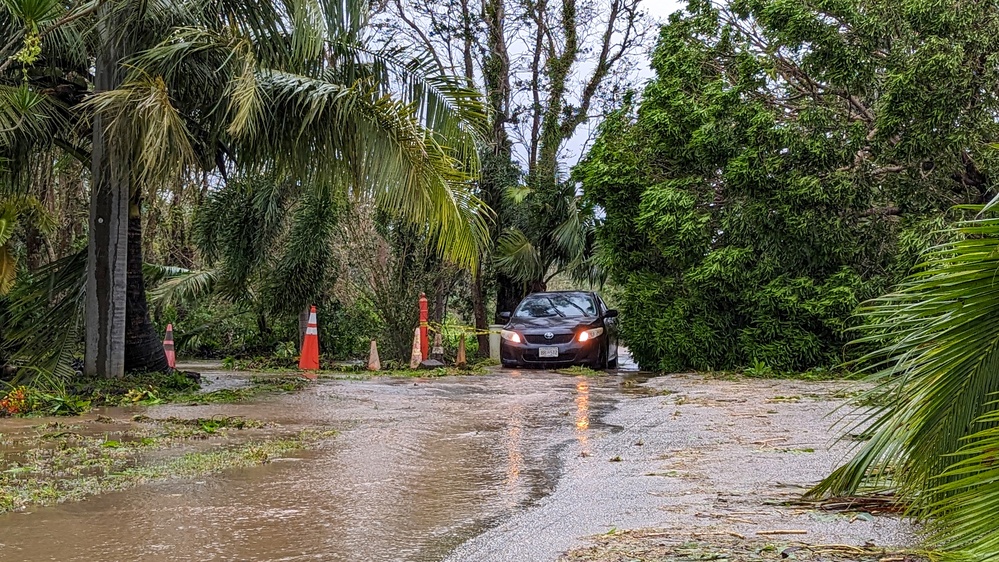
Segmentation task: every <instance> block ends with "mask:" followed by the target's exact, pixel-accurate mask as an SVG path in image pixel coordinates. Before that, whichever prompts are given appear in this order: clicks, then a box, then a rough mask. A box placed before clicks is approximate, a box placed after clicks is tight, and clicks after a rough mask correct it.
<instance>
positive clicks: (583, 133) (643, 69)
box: [561, 0, 687, 166]
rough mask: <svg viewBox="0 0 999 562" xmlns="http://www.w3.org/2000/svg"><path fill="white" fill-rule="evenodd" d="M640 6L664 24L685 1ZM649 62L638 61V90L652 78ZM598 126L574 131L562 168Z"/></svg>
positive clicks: (648, 1) (651, 0) (658, 0)
mask: <svg viewBox="0 0 999 562" xmlns="http://www.w3.org/2000/svg"><path fill="white" fill-rule="evenodd" d="M642 4H643V5H644V6H645V9H646V10H647V11H648V13H649V15H650V16H651V17H652V18H653V19H655V20H658V21H659V22H662V23H664V22H665V21H666V18H668V17H669V15H670V14H672V13H673V12H676V11H677V10H682V9H683V8H685V7H686V5H687V2H686V0H683V1H676V0H644V1H643V2H642ZM654 46H655V37H653V41H652V43H651V45H650V47H654ZM649 62H650V61H649V57H648V56H645V57H642V60H641V61H640V65H639V69H638V71H637V73H636V80H637V82H638V83H637V84H636V87H637V89H639V90H641V89H642V84H643V83H644V82H645V81H646V80H648V79H649V78H651V77H652V70H651V69H650V68H649ZM598 124H599V122H598V120H597V119H595V118H591V119H590V121H589V122H588V123H587V124H585V125H583V126H581V127H580V128H579V130H578V131H576V135H575V136H574V137H573V138H572V139H570V140H569V142H567V143H566V145H565V150H564V153H563V154H562V159H561V160H562V164H563V165H564V166H575V165H576V163H577V162H578V161H579V159H580V157H581V155H582V153H583V152H584V151H585V150H586V149H587V148H589V146H588V145H587V143H588V141H589V139H590V136H591V132H592V130H593V129H594V128H595V127H596V126H597V125H598Z"/></svg>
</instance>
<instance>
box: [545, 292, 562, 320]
mask: <svg viewBox="0 0 999 562" xmlns="http://www.w3.org/2000/svg"><path fill="white" fill-rule="evenodd" d="M545 298H546V299H548V302H549V303H551V305H552V310H554V311H555V312H556V313H557V314H558V315H559V316H561V317H562V318H565V313H564V312H562V311H561V310H559V308H558V306H556V305H555V301H553V300H552V299H551V297H545Z"/></svg>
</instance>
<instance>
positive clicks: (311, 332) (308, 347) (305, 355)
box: [298, 306, 319, 371]
mask: <svg viewBox="0 0 999 562" xmlns="http://www.w3.org/2000/svg"><path fill="white" fill-rule="evenodd" d="M298 368H299V369H302V370H305V371H318V370H319V325H318V324H317V323H316V307H314V306H313V307H312V308H311V309H310V310H309V327H308V328H306V329H305V341H304V342H302V358H301V359H299V360H298Z"/></svg>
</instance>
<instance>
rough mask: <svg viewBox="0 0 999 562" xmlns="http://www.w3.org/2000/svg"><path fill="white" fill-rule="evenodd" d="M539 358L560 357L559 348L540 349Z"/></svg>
mask: <svg viewBox="0 0 999 562" xmlns="http://www.w3.org/2000/svg"><path fill="white" fill-rule="evenodd" d="M538 357H558V348H557V347H541V348H538Z"/></svg>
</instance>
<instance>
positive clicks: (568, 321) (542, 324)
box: [504, 316, 597, 331]
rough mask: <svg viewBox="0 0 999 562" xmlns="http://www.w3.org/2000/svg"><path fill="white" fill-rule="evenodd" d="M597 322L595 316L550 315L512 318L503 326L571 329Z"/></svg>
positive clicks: (514, 328) (525, 328)
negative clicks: (545, 316)
mask: <svg viewBox="0 0 999 562" xmlns="http://www.w3.org/2000/svg"><path fill="white" fill-rule="evenodd" d="M595 322H597V318H595V317H590V318H586V317H584V318H562V317H561V316H550V317H548V318H513V319H511V320H510V322H509V323H507V325H506V326H504V327H505V328H506V329H507V330H560V329H561V330H572V331H575V330H576V329H577V328H579V327H582V326H591V325H593V324H594V323H595Z"/></svg>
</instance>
